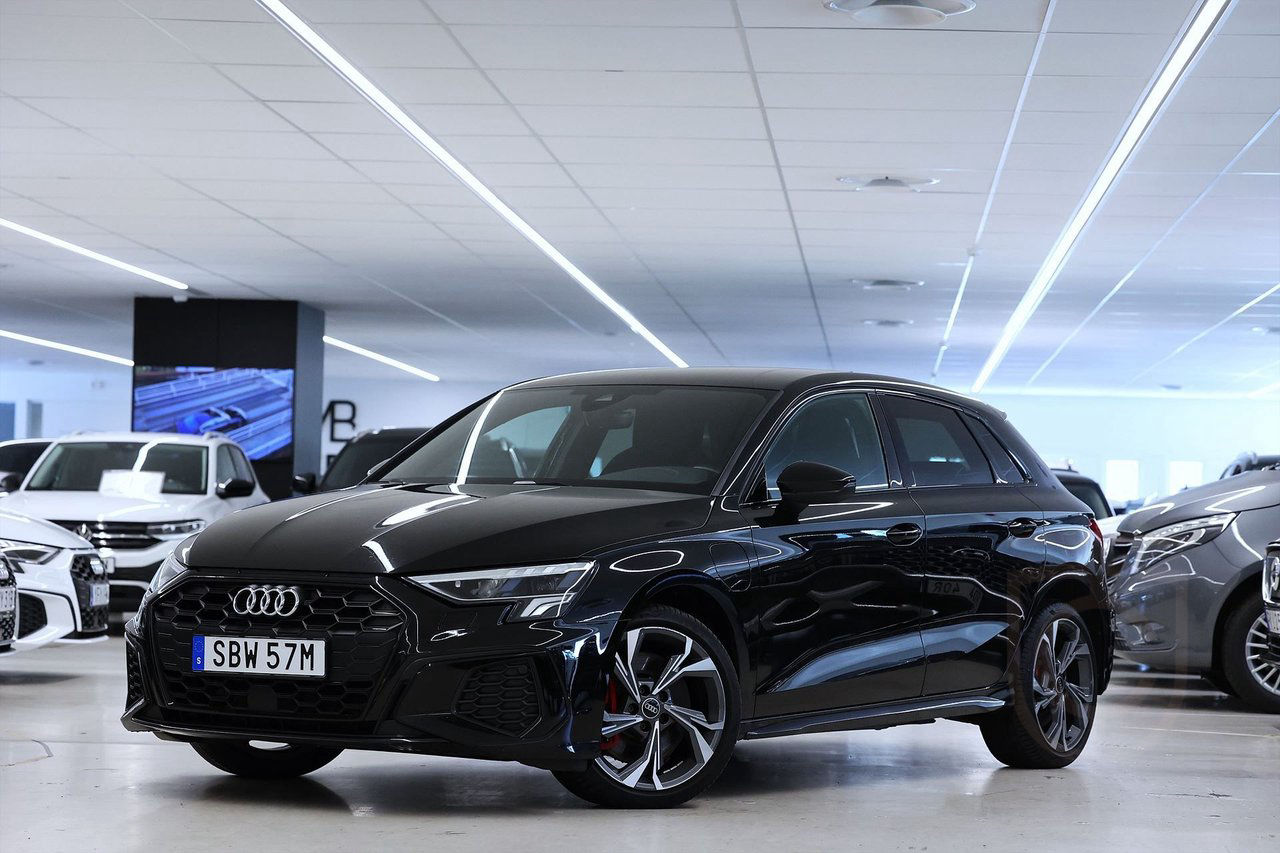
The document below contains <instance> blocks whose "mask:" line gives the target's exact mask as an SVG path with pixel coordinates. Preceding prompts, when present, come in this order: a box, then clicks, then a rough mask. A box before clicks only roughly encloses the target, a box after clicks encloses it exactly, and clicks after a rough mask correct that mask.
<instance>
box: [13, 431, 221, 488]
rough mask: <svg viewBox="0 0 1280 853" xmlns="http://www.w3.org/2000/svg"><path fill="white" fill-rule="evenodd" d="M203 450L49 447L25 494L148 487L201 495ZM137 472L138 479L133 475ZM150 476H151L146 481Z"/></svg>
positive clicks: (150, 445) (137, 445)
mask: <svg viewBox="0 0 1280 853" xmlns="http://www.w3.org/2000/svg"><path fill="white" fill-rule="evenodd" d="M208 455H209V454H208V451H207V450H206V449H205V448H204V447H201V446H200V445H195V444H167V443H162V442H154V441H150V442H135V441H76V442H67V443H66V444H57V445H54V447H53V449H52V450H50V451H49V455H48V456H46V457H45V458H44V461H42V462H41V463H40V466H39V467H38V468H36V470H35V473H34V474H32V475H31V479H30V481H29V482H28V483H27V487H26V488H27V489H28V490H29V491H41V492H44V491H48V492H97V491H102V490H104V489H109V488H111V487H113V486H115V487H118V488H122V489H131V488H132V489H136V488H137V485H136V484H137V483H138V482H140V481H141V482H143V483H145V482H153V483H154V484H155V485H156V487H157V488H156V490H157V491H159V492H161V493H163V494H167V495H202V494H204V492H205V477H206V472H207V470H208V467H209V466H208ZM139 473H141V474H142V475H143V476H141V477H139V476H136V475H138V474H139ZM147 474H153V475H154V476H153V477H147V476H146V475H147Z"/></svg>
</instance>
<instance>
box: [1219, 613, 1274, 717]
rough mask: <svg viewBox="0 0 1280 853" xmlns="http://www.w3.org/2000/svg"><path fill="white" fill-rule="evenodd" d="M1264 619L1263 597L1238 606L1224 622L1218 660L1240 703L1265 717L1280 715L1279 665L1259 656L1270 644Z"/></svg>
mask: <svg viewBox="0 0 1280 853" xmlns="http://www.w3.org/2000/svg"><path fill="white" fill-rule="evenodd" d="M1263 618H1264V617H1263V613H1262V596H1261V595H1251V596H1249V597H1248V598H1246V599H1245V600H1244V601H1241V602H1239V603H1237V604H1236V605H1235V607H1234V608H1232V610H1231V612H1230V613H1229V614H1228V615H1227V621H1226V622H1225V623H1223V626H1222V639H1221V640H1220V641H1219V642H1220V645H1219V646H1218V660H1219V662H1220V666H1221V667H1222V675H1223V677H1224V678H1225V679H1226V681H1227V683H1228V684H1229V685H1231V689H1232V690H1233V691H1235V695H1236V697H1237V698H1239V699H1240V701H1241V702H1244V703H1245V704H1246V705H1248V706H1249V707H1250V708H1252V709H1253V710H1255V711H1261V712H1262V713H1264V714H1280V666H1276V665H1275V664H1271V663H1267V662H1266V661H1264V660H1262V659H1261V657H1260V653H1261V652H1262V651H1263V650H1264V649H1265V647H1266V643H1267V634H1266V630H1267V629H1266V625H1265V624H1264V623H1263V621H1262V620H1263ZM1264 678H1265V683H1264Z"/></svg>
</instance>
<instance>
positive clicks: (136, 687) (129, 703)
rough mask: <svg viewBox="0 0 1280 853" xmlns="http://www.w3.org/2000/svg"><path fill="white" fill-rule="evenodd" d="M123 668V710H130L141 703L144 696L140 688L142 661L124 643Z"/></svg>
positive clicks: (132, 648)
mask: <svg viewBox="0 0 1280 853" xmlns="http://www.w3.org/2000/svg"><path fill="white" fill-rule="evenodd" d="M124 666H125V683H126V691H125V700H124V707H125V709H126V710H127V709H129V708H132V707H133V706H134V705H137V704H138V703H139V702H141V701H142V698H143V696H144V693H143V688H142V661H141V660H140V659H139V658H138V652H137V650H136V649H134V647H133V646H131V645H129V644H128V643H125V647H124Z"/></svg>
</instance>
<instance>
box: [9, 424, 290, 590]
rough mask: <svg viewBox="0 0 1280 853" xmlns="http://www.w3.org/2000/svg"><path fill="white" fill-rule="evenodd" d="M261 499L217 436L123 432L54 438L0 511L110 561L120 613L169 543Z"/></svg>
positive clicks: (243, 464) (234, 453)
mask: <svg viewBox="0 0 1280 853" xmlns="http://www.w3.org/2000/svg"><path fill="white" fill-rule="evenodd" d="M267 500H268V498H267V495H266V493H265V492H263V491H262V488H261V486H259V485H258V481H257V477H255V476H254V473H253V468H252V466H250V465H249V460H248V459H247V458H245V455H244V451H243V450H241V449H240V446H239V445H237V444H236V443H235V442H233V441H231V440H230V439H229V438H227V437H225V436H223V435H221V434H219V433H206V434H205V435H202V436H195V435H179V434H176V433H152V432H126V433H92V434H85V435H74V436H68V437H66V438H60V439H58V440H57V441H55V442H54V443H53V444H51V445H50V446H49V448H48V449H47V450H46V451H45V452H44V453H43V454H42V455H41V456H40V458H39V459H38V460H37V461H36V463H35V465H34V466H33V467H32V469H31V472H30V473H29V474H27V476H26V478H25V479H24V480H23V481H22V485H21V486H20V487H19V488H18V489H17V490H16V491H13V492H10V493H9V495H8V496H7V497H5V498H4V501H3V507H4V509H5V511H7V512H14V513H21V514H23V515H29V516H34V517H35V518H43V519H47V520H48V521H52V522H53V523H54V524H57V525H59V526H60V527H64V528H66V529H67V530H70V531H72V532H74V533H75V534H77V535H78V536H80V537H82V538H84V539H87V540H88V541H89V542H90V543H91V544H92V545H93V546H94V547H96V548H98V550H99V551H100V553H101V554H102V556H103V557H104V558H105V559H106V560H107V562H108V565H110V564H112V563H114V571H113V572H112V574H111V611H112V612H113V613H129V612H132V611H134V610H136V609H137V607H138V603H139V602H140V601H141V600H142V593H143V591H144V590H145V589H146V588H147V584H148V583H149V582H150V581H151V576H152V575H153V574H155V571H156V569H157V568H158V567H159V566H160V563H161V562H163V560H164V558H165V557H167V556H169V553H170V552H171V551H172V550H173V549H174V548H175V547H176V546H177V544H178V543H179V542H181V541H182V540H183V539H185V538H186V537H188V536H190V535H191V534H192V533H195V532H197V531H199V530H202V529H204V527H205V526H207V525H208V524H209V523H210V522H213V521H215V520H217V519H219V518H221V517H222V516H224V515H229V514H231V513H233V512H235V511H236V510H238V509H244V508H245V507H250V506H255V505H257V504H261V503H266V502H267Z"/></svg>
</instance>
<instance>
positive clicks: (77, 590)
mask: <svg viewBox="0 0 1280 853" xmlns="http://www.w3.org/2000/svg"><path fill="white" fill-rule="evenodd" d="M7 506H8V504H7V503H6V504H4V507H7ZM5 569H7V570H8V572H7V574H9V575H10V577H9V579H8V581H5V579H4V575H5V574H6V572H5V571H4V570H5ZM14 586H16V588H17V590H16V595H14V594H13V593H11V592H6V591H5V590H4V589H3V588H0V652H6V651H25V650H29V649H34V648H37V647H39V646H43V645H45V644H46V643H51V642H53V641H54V640H63V639H69V640H95V639H106V636H107V634H106V632H107V619H108V616H107V606H108V597H109V596H110V594H111V590H110V588H109V587H108V586H107V565H106V562H105V561H104V560H103V559H102V558H101V557H100V556H99V555H98V553H97V552H96V551H94V550H93V546H92V545H90V544H89V543H88V542H86V541H85V540H83V539H81V538H80V537H79V536H76V535H75V534H74V533H70V532H68V531H66V530H63V529H62V528H60V527H58V526H57V525H56V524H50V523H49V522H47V521H41V520H40V519H38V518H27V517H26V516H23V515H16V514H15V513H12V512H8V511H7V510H6V509H0V587H8V588H10V589H12V588H13V587H14ZM10 596H13V598H14V602H13V603H14V604H15V605H16V608H14V609H12V610H10V609H9V608H7V607H5V606H2V605H7V604H8V603H9V598H10ZM6 611H7V612H6ZM6 629H9V630H6ZM15 635H16V637H15ZM6 636H7V637H8V638H9V640H10V641H9V642H8V643H6V640H5V637H6Z"/></svg>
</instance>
